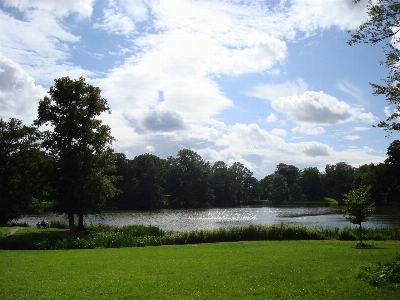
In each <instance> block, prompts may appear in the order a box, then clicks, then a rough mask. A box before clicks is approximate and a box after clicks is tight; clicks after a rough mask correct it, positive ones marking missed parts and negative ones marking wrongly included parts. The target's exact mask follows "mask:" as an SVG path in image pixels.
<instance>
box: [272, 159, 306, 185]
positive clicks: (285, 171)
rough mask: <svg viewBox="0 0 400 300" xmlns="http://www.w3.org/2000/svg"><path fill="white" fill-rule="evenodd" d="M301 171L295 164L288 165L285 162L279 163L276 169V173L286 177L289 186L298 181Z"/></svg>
mask: <svg viewBox="0 0 400 300" xmlns="http://www.w3.org/2000/svg"><path fill="white" fill-rule="evenodd" d="M299 172H300V171H299V169H298V168H297V167H295V166H293V165H286V164H284V163H280V164H278V165H277V166H276V169H275V174H280V175H283V176H284V177H285V178H286V182H287V185H288V187H289V188H290V187H291V186H292V185H293V184H294V183H295V182H296V179H297V176H298V175H299Z"/></svg>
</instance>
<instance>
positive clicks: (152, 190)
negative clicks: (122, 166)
mask: <svg viewBox="0 0 400 300" xmlns="http://www.w3.org/2000/svg"><path fill="white" fill-rule="evenodd" d="M164 169H165V168H164V161H163V160H162V159H161V158H159V157H157V156H155V155H153V154H149V153H146V154H142V155H139V156H136V157H135V158H134V159H133V160H132V162H131V171H132V172H131V176H132V177H128V178H127V179H128V180H129V182H130V184H131V185H132V187H131V188H130V193H129V195H128V197H130V199H131V202H130V205H131V206H130V208H131V209H158V208H161V207H162V206H163V203H162V199H163V198H162V197H163V185H164V179H165V176H164V173H165V172H164Z"/></svg>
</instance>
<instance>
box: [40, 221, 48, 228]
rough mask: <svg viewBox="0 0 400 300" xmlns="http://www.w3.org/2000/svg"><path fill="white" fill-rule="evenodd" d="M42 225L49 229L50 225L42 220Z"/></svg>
mask: <svg viewBox="0 0 400 300" xmlns="http://www.w3.org/2000/svg"><path fill="white" fill-rule="evenodd" d="M40 225H42V227H43V228H49V223H48V222H46V221H45V220H42V222H41V223H40Z"/></svg>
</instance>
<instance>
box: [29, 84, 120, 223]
mask: <svg viewBox="0 0 400 300" xmlns="http://www.w3.org/2000/svg"><path fill="white" fill-rule="evenodd" d="M54 82H55V84H54V86H53V87H51V88H50V90H49V95H50V98H49V97H47V96H45V97H44V98H43V99H42V100H40V101H39V108H38V118H37V120H35V124H36V125H37V126H41V125H45V124H46V125H50V126H51V127H52V131H46V132H45V136H44V141H43V145H44V146H45V147H46V149H47V150H48V151H49V153H50V154H51V155H52V156H53V157H54V159H55V161H56V163H55V164H54V168H53V170H52V174H51V178H52V181H51V184H52V196H53V199H54V200H55V201H56V204H57V205H56V206H55V208H56V210H57V211H56V212H58V213H67V214H68V216H69V219H70V229H71V230H73V228H74V226H73V224H74V220H73V218H74V214H75V213H76V214H78V215H79V228H80V229H83V215H84V214H88V213H98V212H101V210H102V209H103V208H104V206H105V201H106V199H107V198H109V197H110V196H113V195H114V194H115V193H116V189H115V187H114V186H113V183H112V177H110V176H108V175H107V174H109V172H111V171H113V169H114V166H115V155H114V153H113V150H112V149H111V148H110V146H109V145H110V144H111V143H112V142H113V141H114V138H113V137H112V136H111V134H110V128H109V127H108V126H107V125H102V121H101V120H99V119H97V117H98V116H100V114H102V113H103V112H110V109H109V107H108V106H107V100H106V99H104V98H102V97H101V95H100V89H99V88H98V87H93V86H92V85H89V84H87V83H86V82H85V79H84V78H83V77H80V78H79V79H78V80H71V79H70V78H69V77H63V78H60V79H55V80H54Z"/></svg>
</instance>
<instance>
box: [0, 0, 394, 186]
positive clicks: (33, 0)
mask: <svg viewBox="0 0 400 300" xmlns="http://www.w3.org/2000/svg"><path fill="white" fill-rule="evenodd" d="M365 2H366V1H361V3H360V4H357V5H354V4H353V3H352V1H351V0H292V1H290V0H286V1H285V0H283V1H276V0H273V1H268V0H266V1H245V0H231V1H229V0H225V1H222V0H221V1H216V0H210V1H201V0H200V1H189V0H188V1H185V0H176V1H175V0H169V1H162V0H99V1H95V0H71V1H62V0H0V28H1V31H0V118H3V119H5V120H8V119H9V118H18V119H21V120H22V121H23V122H24V124H26V125H30V124H32V122H33V120H34V119H35V118H36V117H37V106H38V100H39V99H42V98H43V97H44V96H45V95H46V93H47V91H48V90H49V88H50V87H51V86H52V85H53V84H54V79H56V78H60V77H65V76H69V77H70V78H72V79H78V78H79V77H80V76H84V77H85V78H86V82H87V83H89V84H92V85H94V86H98V87H99V88H100V89H101V93H102V96H103V97H104V98H106V99H107V101H108V104H109V106H110V108H111V110H112V113H111V114H104V115H102V116H101V119H102V120H103V122H104V123H105V124H107V125H109V126H110V127H111V133H112V135H113V136H114V137H115V138H116V142H115V143H114V144H113V148H114V150H115V151H116V152H119V153H125V154H126V155H127V157H128V158H130V159H133V158H134V157H135V156H137V155H141V154H144V153H151V154H154V155H157V156H158V157H161V158H167V157H168V156H174V157H175V156H176V155H177V154H178V151H179V150H181V149H184V148H188V149H192V150H194V151H196V152H197V153H198V154H199V155H201V156H202V157H203V159H205V160H207V161H209V162H210V164H211V165H212V164H214V162H216V161H218V160H223V161H225V162H226V163H227V164H228V165H232V164H233V163H234V162H241V163H243V164H244V165H245V166H246V167H247V168H249V169H250V170H251V171H252V172H253V176H254V177H256V178H258V179H261V178H264V177H265V176H266V175H268V174H271V173H273V172H274V171H275V168H276V166H277V165H278V164H279V163H285V164H291V165H294V166H296V167H298V168H299V169H303V168H306V167H317V168H318V169H319V170H320V171H323V170H324V168H325V166H326V165H327V164H331V165H332V164H336V163H338V162H346V163H348V164H350V165H352V166H354V167H358V166H360V165H363V164H370V163H374V164H377V163H380V162H383V161H384V160H385V158H386V150H387V147H388V146H389V145H390V143H391V142H392V141H393V140H394V139H399V136H398V133H394V134H393V135H392V136H390V137H387V133H386V132H385V131H384V130H383V129H380V128H374V127H373V125H374V124H375V125H376V124H377V123H378V122H379V121H380V120H386V118H387V116H388V114H390V113H391V112H392V111H393V107H390V106H388V102H387V101H386V100H385V98H384V97H382V96H374V95H372V88H371V86H370V85H369V82H372V83H382V81H381V80H382V79H384V78H386V76H387V69H386V68H385V66H382V65H381V64H380V63H379V62H380V61H381V60H382V59H384V56H383V51H382V48H381V46H380V45H376V46H371V45H367V44H358V45H353V46H349V45H348V44H347V41H348V40H349V38H350V33H349V32H348V31H349V30H355V29H356V28H357V27H358V26H359V25H360V24H361V23H362V22H364V21H365V20H366V6H365Z"/></svg>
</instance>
